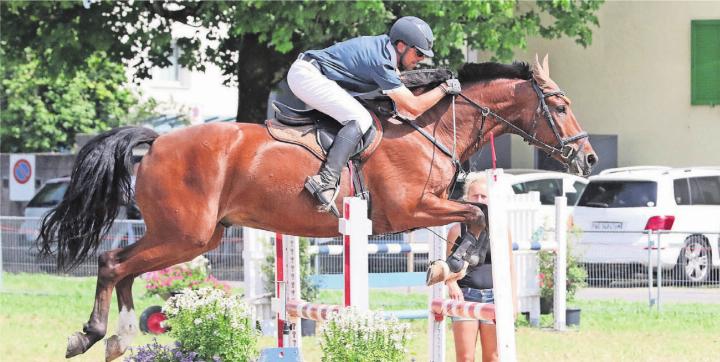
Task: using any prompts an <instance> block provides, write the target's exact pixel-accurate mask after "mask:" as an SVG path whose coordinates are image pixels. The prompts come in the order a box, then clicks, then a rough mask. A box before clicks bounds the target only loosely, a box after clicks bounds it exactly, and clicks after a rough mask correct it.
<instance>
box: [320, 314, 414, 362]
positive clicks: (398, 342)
mask: <svg viewBox="0 0 720 362" xmlns="http://www.w3.org/2000/svg"><path fill="white" fill-rule="evenodd" d="M410 338H411V336H410V333H409V325H408V324H407V323H400V322H398V320H397V318H395V317H391V318H389V319H386V318H385V317H384V316H383V315H382V313H378V312H369V311H359V310H357V309H355V308H344V309H341V310H340V311H339V312H336V313H333V314H332V315H331V317H330V319H329V320H328V322H327V323H325V324H324V325H323V327H322V329H321V331H320V348H321V349H322V352H323V357H322V361H323V362H346V361H353V362H364V361H383V362H386V361H387V362H393V361H402V360H405V358H406V357H407V349H406V346H407V343H408V342H409V340H410Z"/></svg>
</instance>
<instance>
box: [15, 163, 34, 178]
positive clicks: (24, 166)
mask: <svg viewBox="0 0 720 362" xmlns="http://www.w3.org/2000/svg"><path fill="white" fill-rule="evenodd" d="M30 176H32V167H30V162H28V161H27V160H18V161H17V162H15V165H14V166H13V177H14V178H15V181H17V182H18V183H19V184H24V183H26V182H28V181H29V180H30Z"/></svg>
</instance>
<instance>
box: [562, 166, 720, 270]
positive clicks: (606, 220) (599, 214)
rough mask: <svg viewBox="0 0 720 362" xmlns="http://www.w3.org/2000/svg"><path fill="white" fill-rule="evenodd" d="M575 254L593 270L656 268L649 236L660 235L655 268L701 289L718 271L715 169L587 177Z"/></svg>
mask: <svg viewBox="0 0 720 362" xmlns="http://www.w3.org/2000/svg"><path fill="white" fill-rule="evenodd" d="M574 219H575V224H576V225H578V226H579V227H580V228H581V229H583V231H584V232H583V234H582V237H581V238H580V241H579V243H578V247H577V248H576V252H577V253H578V255H577V256H578V258H579V260H580V261H582V262H585V263H590V264H618V263H619V264H636V265H637V264H639V265H642V266H644V267H645V268H647V267H648V263H650V266H651V267H652V268H657V267H658V265H657V264H658V263H657V254H656V253H657V249H655V248H653V247H650V255H648V253H649V252H648V235H647V233H646V231H648V230H652V231H657V232H660V233H661V234H660V242H661V253H660V267H661V270H663V271H668V270H674V271H676V272H677V273H678V274H679V275H680V276H682V277H683V278H684V279H685V280H687V281H690V282H704V281H706V280H707V279H708V278H709V276H710V275H711V272H712V268H718V267H720V253H718V244H719V243H720V168H699V167H698V168H669V167H629V168H616V169H609V170H605V171H603V172H601V173H600V174H599V175H597V176H592V177H590V183H589V184H588V185H587V187H586V188H585V192H584V193H583V194H582V196H581V197H580V200H579V202H578V204H577V206H576V207H575V210H574Z"/></svg>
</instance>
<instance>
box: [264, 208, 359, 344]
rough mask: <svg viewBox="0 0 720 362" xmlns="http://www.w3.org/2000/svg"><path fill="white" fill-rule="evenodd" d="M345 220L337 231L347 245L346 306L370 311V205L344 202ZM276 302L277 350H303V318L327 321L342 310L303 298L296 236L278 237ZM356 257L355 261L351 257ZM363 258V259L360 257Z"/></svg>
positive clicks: (345, 261)
mask: <svg viewBox="0 0 720 362" xmlns="http://www.w3.org/2000/svg"><path fill="white" fill-rule="evenodd" d="M343 211H344V212H343V218H341V219H340V220H339V223H338V230H339V232H340V233H341V234H342V235H343V243H344V246H343V248H344V256H343V260H344V264H343V274H344V281H345V286H344V293H343V294H344V298H343V300H344V303H343V304H344V306H346V307H347V306H353V307H356V308H358V309H361V310H368V309H369V298H368V291H369V282H368V258H367V255H368V253H367V252H368V246H367V245H368V235H370V234H372V223H371V221H370V220H369V219H368V218H367V202H366V201H365V200H362V199H360V198H357V197H346V198H345V199H344V200H343ZM275 255H276V257H275V281H276V298H275V299H274V300H273V308H274V310H276V311H277V321H278V324H277V326H278V347H298V348H300V347H301V341H302V340H301V338H300V336H301V324H300V318H305V319H312V320H326V319H327V318H328V316H329V315H330V314H331V313H332V312H333V311H338V310H340V308H341V307H340V306H337V305H327V304H317V303H308V302H305V301H303V300H302V299H301V298H300V245H299V238H298V237H297V236H288V235H281V234H277V235H276V237H275ZM352 255H355V256H356V257H355V258H352V257H351V256H352ZM358 256H361V257H358Z"/></svg>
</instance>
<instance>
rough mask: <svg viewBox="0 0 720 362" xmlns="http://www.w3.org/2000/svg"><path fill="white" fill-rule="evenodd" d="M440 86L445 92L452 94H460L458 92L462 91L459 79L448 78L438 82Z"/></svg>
mask: <svg viewBox="0 0 720 362" xmlns="http://www.w3.org/2000/svg"><path fill="white" fill-rule="evenodd" d="M440 88H442V90H443V92H445V94H449V95H453V96H456V95H458V94H460V92H461V91H462V87H460V81H459V80H457V79H454V78H453V79H448V80H446V81H445V82H444V83H442V84H440Z"/></svg>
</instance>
